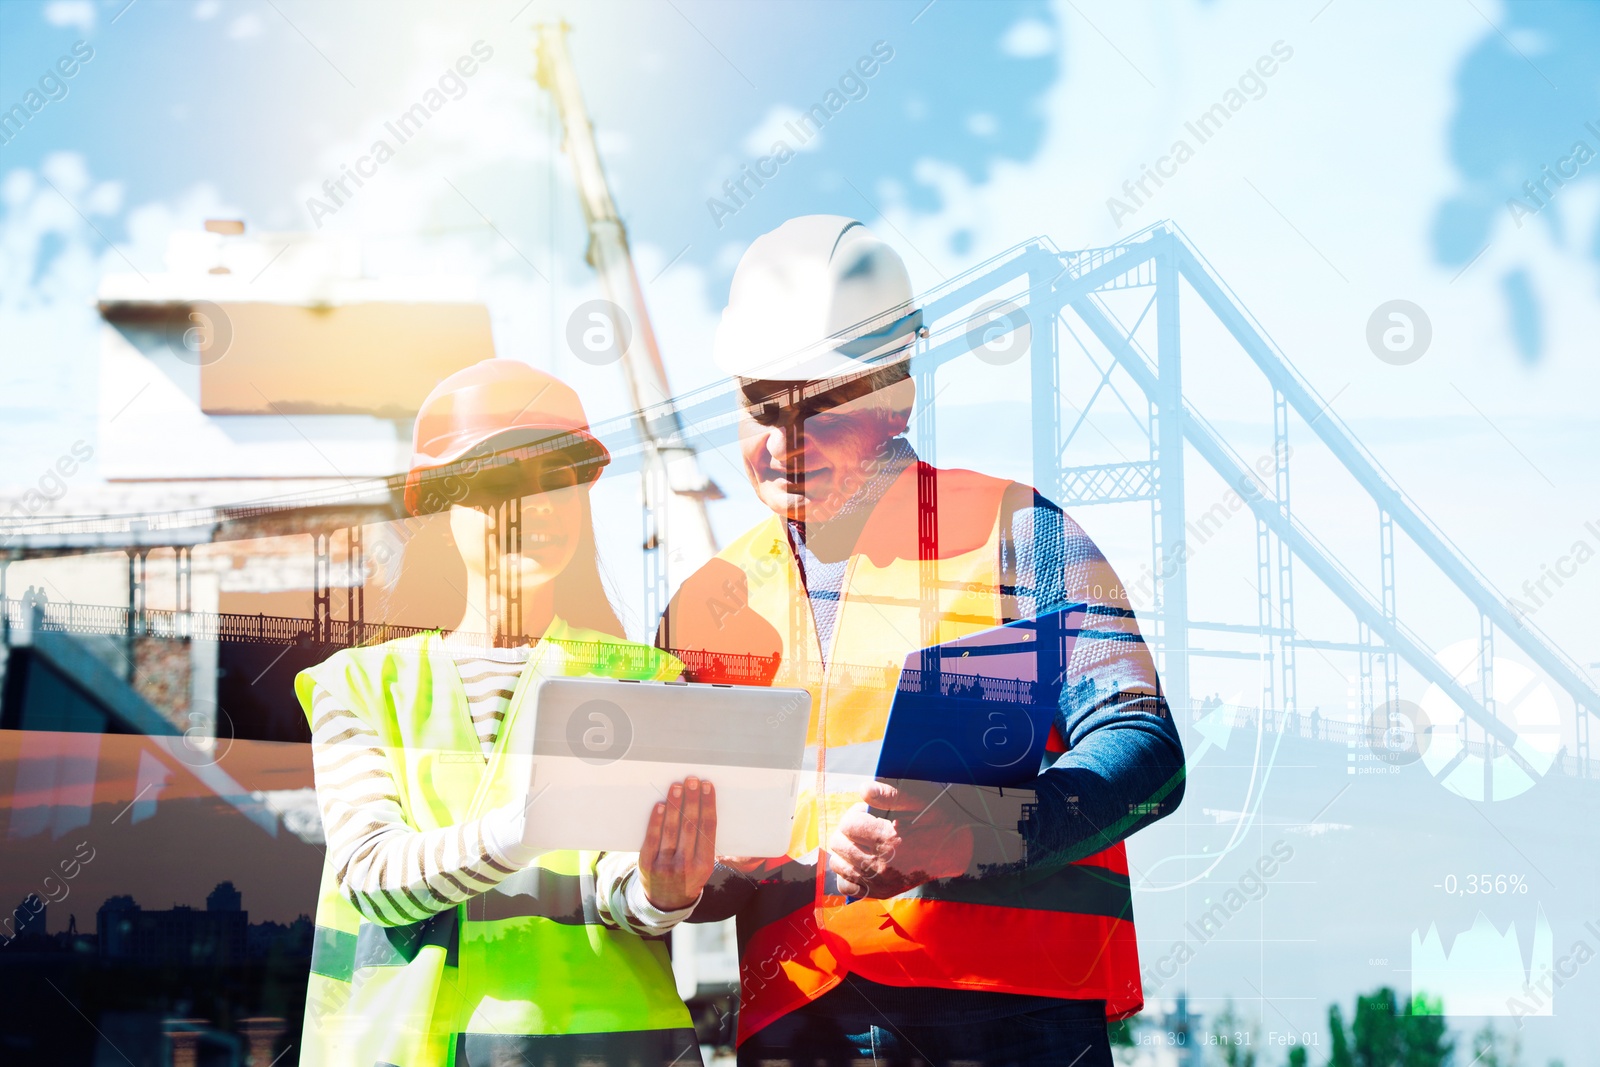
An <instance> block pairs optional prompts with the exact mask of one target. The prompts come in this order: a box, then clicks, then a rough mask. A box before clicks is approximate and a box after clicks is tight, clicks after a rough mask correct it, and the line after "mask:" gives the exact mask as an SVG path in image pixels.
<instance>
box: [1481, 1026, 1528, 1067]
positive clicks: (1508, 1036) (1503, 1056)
mask: <svg viewBox="0 0 1600 1067" xmlns="http://www.w3.org/2000/svg"><path fill="white" fill-rule="evenodd" d="M1471 1052H1472V1055H1473V1062H1474V1063H1475V1064H1476V1067H1518V1064H1520V1063H1521V1062H1522V1037H1521V1035H1519V1034H1518V1033H1517V1032H1516V1030H1511V1031H1509V1032H1507V1033H1504V1034H1502V1033H1500V1032H1499V1031H1498V1030H1496V1029H1495V1028H1494V1023H1492V1022H1486V1023H1484V1024H1483V1029H1482V1030H1479V1031H1478V1032H1477V1033H1476V1034H1474V1035H1473V1037H1472V1046H1471Z"/></svg>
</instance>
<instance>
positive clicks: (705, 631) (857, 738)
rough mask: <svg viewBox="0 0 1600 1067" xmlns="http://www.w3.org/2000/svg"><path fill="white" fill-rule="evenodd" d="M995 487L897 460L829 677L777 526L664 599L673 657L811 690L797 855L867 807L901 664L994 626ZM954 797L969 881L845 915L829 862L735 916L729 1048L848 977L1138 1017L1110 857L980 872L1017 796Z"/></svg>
mask: <svg viewBox="0 0 1600 1067" xmlns="http://www.w3.org/2000/svg"><path fill="white" fill-rule="evenodd" d="M1008 493H1009V494H1010V496H1011V497H1012V498H1013V499H1015V500H1017V501H1019V502H1023V501H1025V502H1026V503H1031V501H1032V492H1031V490H1028V489H1026V487H1023V486H1018V485H1016V484H1015V483H1010V482H1006V481H1003V480H999V479H995V478H989V477H986V476H983V475H980V474H976V473H974V472H971V471H963V470H940V471H935V470H934V469H933V468H931V467H928V466H927V465H925V464H915V465H913V466H911V467H908V468H907V470H906V471H905V472H904V473H903V474H902V475H901V476H900V477H899V478H898V479H896V481H895V483H894V484H893V485H892V486H891V487H890V489H889V490H888V492H887V493H885V494H884V496H883V498H882V499H881V500H880V501H879V502H878V504H877V505H876V506H875V507H874V509H873V512H872V515H871V516H870V517H869V518H868V519H867V521H866V523H865V525H864V528H863V530H862V532H861V534H860V536H859V538H858V539H857V542H856V544H855V546H854V548H853V550H852V552H851V555H850V559H849V562H848V564H847V567H846V573H845V577H844V581H843V585H842V587H841V591H840V601H839V605H838V609H837V612H836V617H835V623H834V634H833V641H832V643H831V646H830V647H831V648H832V649H833V654H832V655H833V658H832V660H830V661H829V662H828V663H827V664H825V665H824V664H823V663H822V657H821V653H820V644H819V642H818V640H817V635H816V632H815V622H814V619H813V616H812V614H811V612H810V610H809V603H808V601H807V599H806V593H805V589H804V585H803V581H802V577H801V575H800V572H799V569H798V566H797V565H796V563H795V560H794V553H793V551H792V549H791V548H790V546H789V544H788V540H787V533H786V530H785V527H784V525H783V523H782V522H781V521H780V520H779V519H777V518H776V517H774V518H773V519H770V520H768V521H766V522H764V523H762V524H761V525H759V526H757V527H756V528H755V529H754V530H752V531H750V532H749V533H747V534H746V535H744V536H743V537H741V538H740V539H739V540H738V541H736V542H734V543H733V544H732V545H730V546H729V547H728V548H727V549H726V550H724V551H723V552H722V553H721V554H720V555H719V556H718V557H717V559H715V560H713V561H712V562H711V563H710V564H707V566H706V567H705V568H703V569H702V570H701V572H700V573H699V574H697V575H696V576H695V577H693V578H691V579H690V580H689V582H688V583H685V586H684V588H683V589H682V590H680V591H679V593H678V595H677V596H676V597H675V598H674V600H673V605H672V610H671V613H670V616H669V618H668V620H667V622H666V624H665V626H664V627H663V631H662V634H661V637H662V639H663V641H664V643H666V644H667V646H668V647H671V648H681V649H685V650H701V649H703V650H706V651H707V652H708V653H715V652H718V651H722V652H726V653H735V654H739V655H743V656H749V657H756V658H760V657H763V656H773V655H777V656H779V657H780V661H779V665H778V667H777V670H776V675H775V677H774V678H773V679H772V684H775V685H801V686H805V687H806V688H807V689H809V690H810V691H811V693H812V700H813V703H812V707H813V708H814V709H815V710H814V711H813V718H812V722H811V727H810V732H809V736H808V738H807V740H808V743H809V744H810V746H811V748H810V750H809V751H808V759H807V767H808V769H814V772H815V773H814V775H813V776H810V777H808V778H807V779H805V780H804V781H803V782H802V787H801V795H800V798H799V808H798V813H797V817H796V821H795V830H794V834H793V837H792V838H791V841H790V847H789V856H790V857H791V858H792V859H795V860H803V861H805V862H807V863H814V862H815V860H814V859H813V858H812V857H814V856H815V854H816V852H815V850H816V849H817V848H818V847H819V846H821V845H826V843H827V840H828V837H829V835H830V834H831V832H832V828H833V827H834V826H836V825H837V824H838V820H839V818H840V816H841V815H842V814H843V813H844V812H845V811H846V810H847V809H848V808H850V807H851V806H852V805H854V804H855V803H857V802H858V801H859V800H860V796H861V788H862V787H863V785H864V784H865V783H866V781H868V780H870V776H871V774H872V772H873V770H874V768H875V766H876V754H877V748H878V746H879V744H880V743H881V742H882V739H883V734H884V727H885V725H886V723H887V719H888V713H889V707H890V704H891V702H892V700H893V696H894V692H895V689H896V684H897V681H898V679H899V675H900V668H901V667H902V666H903V664H904V663H905V660H906V656H907V655H908V654H910V653H913V652H915V651H916V650H917V649H919V648H926V647H928V646H930V645H933V644H937V643H940V642H946V641H950V640H953V639H955V638H957V637H961V636H964V635H967V634H971V633H975V632H977V631H979V630H984V629H987V628H989V627H992V626H995V625H998V624H999V623H1001V622H1003V621H1005V618H1006V616H1007V614H1008V611H1007V605H1006V602H1005V594H1006V590H1004V589H1003V588H1002V583H1001V575H1000V573H999V554H1000V553H999V537H1000V524H1001V520H1002V517H1003V513H1004V510H1005V509H1004V508H1003V507H1002V504H1003V503H1004V501H1005V500H1006V499H1007V496H1008ZM930 499H932V500H934V501H936V502H937V512H936V519H935V520H934V521H932V522H927V521H925V522H924V523H923V524H922V526H921V528H919V523H918V519H919V513H921V512H924V511H926V510H928V509H926V508H925V507H923V506H922V502H926V501H928V500H930ZM1024 506H1025V505H1024ZM921 517H922V518H924V519H925V520H926V519H927V518H928V516H927V515H922V516H921ZM930 543H931V545H932V546H933V551H929V550H928V547H927V546H929V545H930ZM958 790H959V791H964V795H963V796H962V797H961V798H960V801H959V803H960V804H964V805H966V806H965V807H964V808H962V810H964V811H968V812H969V813H971V814H972V823H971V824H970V826H971V828H972V829H973V831H974V838H975V844H974V856H973V861H972V863H971V864H969V867H968V870H969V871H970V872H971V876H967V877H960V878H947V879H941V880H938V881H933V882H928V883H925V884H923V885H921V886H918V887H917V888H916V889H914V890H912V891H910V892H908V893H905V894H902V895H900V896H897V897H893V898H890V899H887V900H877V899H868V900H861V901H856V902H855V903H850V904H846V903H845V900H844V898H843V897H841V896H838V895H836V894H834V893H833V892H830V887H831V879H830V878H829V877H828V876H827V873H826V863H825V862H823V863H818V864H817V869H816V872H815V878H814V885H812V886H810V887H803V886H800V885H798V884H796V883H795V882H793V881H792V880H791V881H788V882H784V881H782V880H773V881H769V882H767V883H764V884H763V885H762V887H761V888H760V889H759V890H758V892H757V894H756V899H755V902H754V903H753V904H752V905H751V907H750V908H748V909H747V910H746V912H745V913H744V914H743V915H741V930H740V939H741V978H742V987H741V1000H740V1017H739V1031H740V1040H741V1041H742V1040H743V1039H744V1038H746V1037H748V1036H749V1035H750V1034H752V1033H754V1032H756V1031H757V1030H759V1029H761V1028H762V1027H764V1026H766V1025H767V1024H769V1023H771V1022H772V1021H773V1020H775V1019H778V1018H780V1017H782V1016H783V1015H785V1014H787V1013H789V1012H791V1011H793V1010H795V1009H796V1008H799V1007H801V1006H803V1005H804V1004H805V1003H807V1002H808V1001H810V1000H813V999H815V998H817V997H819V996H821V995H822V994H823V993H826V992H827V991H828V990H830V989H832V988H833V987H834V986H836V985H837V984H838V983H839V982H840V981H841V980H842V979H843V977H844V976H845V975H846V974H850V973H854V974H858V975H860V976H861V977H863V978H866V979H868V980H870V981H874V982H879V983H883V984H888V985H897V986H918V985H923V986H937V987H943V988H954V989H982V990H993V991H1003V992H1011V993H1026V994H1038V995H1044V996H1055V997H1065V998H1076V999H1087V1000H1102V999H1103V1000H1104V1001H1105V1002H1106V1011H1107V1014H1108V1015H1109V1016H1110V1017H1112V1018H1121V1017H1124V1016H1127V1015H1130V1014H1132V1013H1134V1012H1136V1011H1138V1010H1139V1008H1140V1007H1141V1006H1142V1005H1143V995H1142V993H1141V990H1140V983H1139V966H1138V953H1137V945H1136V943H1135V939H1134V927H1133V921H1132V919H1133V912H1132V894H1131V891H1130V887H1129V884H1128V870H1127V860H1126V853H1125V851H1124V848H1123V846H1122V845H1121V844H1120V843H1119V844H1117V845H1114V846H1112V847H1111V848H1109V849H1106V850H1104V851H1102V852H1100V853H1097V854H1096V855H1093V856H1089V857H1086V858H1084V859H1081V860H1079V861H1077V862H1075V863H1069V864H1062V865H1059V866H1057V867H1054V868H1052V869H1044V868H1042V867H1041V868H1024V869H1022V870H1019V871H1017V872H1015V873H1005V874H998V875H996V874H992V873H983V872H982V868H981V867H980V866H979V863H980V861H982V860H983V859H984V858H985V857H986V855H987V858H989V859H990V860H991V861H993V862H995V863H996V864H997V865H1005V864H1014V863H1015V861H1016V859H1017V858H1019V852H1020V849H1021V847H1022V846H1021V835H1020V833H1019V832H1018V828H1017V822H1018V821H1020V819H1021V818H1026V817H1027V813H1026V811H1025V810H1024V808H1023V801H1022V799H1020V798H1019V797H1018V790H1015V789H1010V790H983V789H978V788H976V787H958ZM952 792H957V790H953V791H952ZM1022 796H1023V797H1027V796H1029V794H1027V793H1023V794H1022ZM947 799H948V798H947ZM977 805H981V806H982V807H983V809H986V810H980V809H979V808H978V807H977ZM985 842H987V845H986V844H985ZM985 847H988V848H989V850H990V851H989V853H987V854H986V853H984V848H985ZM825 858H826V857H825V856H824V860H825ZM992 869H993V868H992V867H991V868H990V870H992ZM793 871H794V868H793V867H790V868H787V869H786V871H785V872H784V873H790V872H793Z"/></svg>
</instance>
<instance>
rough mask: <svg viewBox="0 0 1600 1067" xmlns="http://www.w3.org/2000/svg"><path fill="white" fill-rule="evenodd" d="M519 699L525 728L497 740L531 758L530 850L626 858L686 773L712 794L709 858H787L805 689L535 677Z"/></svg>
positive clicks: (805, 717) (807, 713) (806, 708)
mask: <svg viewBox="0 0 1600 1067" xmlns="http://www.w3.org/2000/svg"><path fill="white" fill-rule="evenodd" d="M530 696H531V704H532V710H533V715H532V716H531V718H532V723H531V729H526V728H525V729H514V731H513V734H514V736H512V737H511V738H508V739H507V740H508V741H509V742H510V744H511V746H512V747H510V748H508V750H507V752H508V754H513V753H514V754H515V755H516V756H520V757H531V758H530V759H529V760H528V768H529V769H528V795H529V796H530V797H531V798H532V803H531V804H530V805H529V807H528V819H529V828H528V835H529V836H528V837H527V840H528V842H529V843H530V844H533V845H535V846H537V847H539V848H547V849H597V850H600V849H603V850H606V851H613V852H637V851H638V850H639V846H640V845H641V844H642V843H643V841H644V832H645V824H646V822H647V821H648V820H649V816H650V810H651V807H652V805H654V804H655V803H656V802H657V801H662V800H665V799H666V797H667V789H668V787H669V786H671V785H672V783H673V782H676V781H681V780H682V779H683V778H685V777H687V776H688V775H691V774H692V775H696V776H698V777H700V778H702V779H706V780H709V781H710V782H711V783H712V785H714V786H715V787H716V797H717V840H716V850H717V853H718V855H724V856H781V855H783V854H784V853H785V852H787V851H788V848H789V834H790V828H791V824H792V823H793V822H794V807H795V798H796V794H797V792H798V790H799V785H800V766H801V761H802V759H803V757H804V754H805V744H806V724H807V723H808V722H809V721H810V719H811V695H810V694H809V693H807V692H806V691H805V690H804V689H779V688H771V687H767V686H743V685H696V684H691V683H689V682H635V681H623V680H616V679H610V678H593V677H584V678H545V679H541V680H540V681H539V682H538V683H537V688H536V689H535V691H534V692H533V693H532V694H530ZM527 710H528V709H527V708H524V709H523V713H524V715H525V714H526V712H527ZM518 725H523V726H526V725H527V724H526V720H524V723H521V724H518ZM517 735H520V736H517Z"/></svg>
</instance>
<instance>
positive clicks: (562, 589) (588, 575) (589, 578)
mask: <svg viewBox="0 0 1600 1067" xmlns="http://www.w3.org/2000/svg"><path fill="white" fill-rule="evenodd" d="M578 534H579V540H578V551H577V552H576V553H574V555H573V557H572V560H571V562H569V563H568V564H567V565H566V567H564V568H563V569H562V571H561V573H560V574H558V575H556V580H555V583H554V584H555V613H556V615H557V616H558V617H559V618H561V619H563V620H564V621H565V622H567V623H568V624H569V625H571V626H581V627H583V628H584V629H586V630H598V631H600V632H601V633H603V634H610V635H611V636H612V637H618V638H620V637H622V636H623V632H622V620H621V619H620V618H618V617H617V610H616V608H614V607H613V606H612V604H611V596H610V594H609V593H608V592H607V591H606V585H605V581H604V580H603V579H602V578H601V577H600V549H599V547H598V546H597V545H596V544H595V540H594V509H593V506H592V504H591V503H590V500H589V491H588V490H587V489H585V490H584V493H583V517H582V518H581V519H580V520H579V521H578Z"/></svg>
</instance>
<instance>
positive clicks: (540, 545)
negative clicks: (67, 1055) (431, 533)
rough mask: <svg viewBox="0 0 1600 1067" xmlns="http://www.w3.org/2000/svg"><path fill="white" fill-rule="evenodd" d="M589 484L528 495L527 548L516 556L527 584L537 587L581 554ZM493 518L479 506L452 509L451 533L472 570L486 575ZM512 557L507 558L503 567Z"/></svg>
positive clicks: (524, 521) (525, 518) (524, 515)
mask: <svg viewBox="0 0 1600 1067" xmlns="http://www.w3.org/2000/svg"><path fill="white" fill-rule="evenodd" d="M588 492H589V487H588V486H587V485H575V486H568V487H567V488H564V489H552V490H548V491H546V492H542V493H535V494H534V495H532V496H525V497H523V498H522V501H521V506H522V551H521V552H520V553H516V554H513V557H512V559H516V560H519V561H520V563H521V568H520V571H521V575H522V583H523V588H524V589H534V588H537V587H539V586H541V585H544V584H546V583H548V582H552V581H554V580H555V577H556V575H558V574H560V573H561V572H562V571H563V570H565V569H566V566H567V564H568V563H571V562H572V557H573V556H575V555H577V552H578V546H579V538H580V537H582V536H583V529H584V524H583V506H584V499H585V497H586V495H587V494H588ZM487 528H488V519H487V518H486V517H485V516H484V514H483V512H481V511H479V510H478V509H477V508H469V507H462V506H461V505H460V504H457V505H455V506H454V507H452V508H451V509H450V533H451V536H452V537H454V538H455V542H456V548H457V549H458V550H459V551H460V553H461V559H462V561H463V562H464V563H465V564H466V566H467V570H468V572H469V573H471V574H472V575H473V576H474V577H479V578H481V577H483V575H484V572H485V570H486V562H485V557H484V551H483V541H484V534H485V532H486V530H487ZM512 559H508V558H502V561H501V562H502V566H504V565H507V564H510V563H511V562H512Z"/></svg>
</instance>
